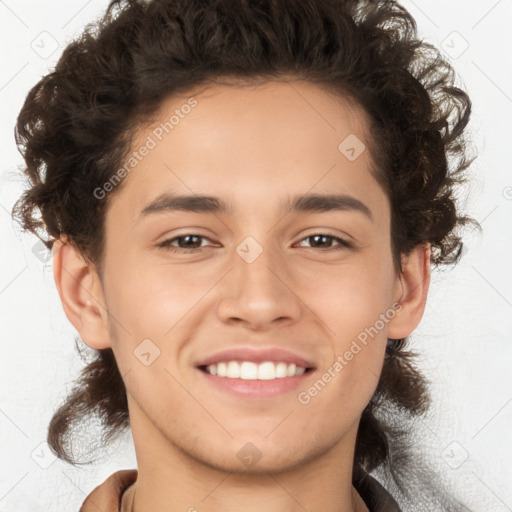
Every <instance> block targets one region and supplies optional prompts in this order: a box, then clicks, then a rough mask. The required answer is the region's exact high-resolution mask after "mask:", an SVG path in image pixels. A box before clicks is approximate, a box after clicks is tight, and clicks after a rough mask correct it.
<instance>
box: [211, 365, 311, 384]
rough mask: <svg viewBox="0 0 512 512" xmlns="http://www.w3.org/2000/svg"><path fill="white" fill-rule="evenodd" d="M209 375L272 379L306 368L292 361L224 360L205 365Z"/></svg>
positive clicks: (246, 378) (291, 374)
mask: <svg viewBox="0 0 512 512" xmlns="http://www.w3.org/2000/svg"><path fill="white" fill-rule="evenodd" d="M206 371H207V372H208V373H209V374H210V375H217V376H218V377H227V378H228V379H244V380H274V379H283V378H284V377H294V376H295V375H302V374H303V373H304V372H305V371H306V368H303V367H300V366H296V365H295V364H294V363H291V364H286V363H274V362H272V361H265V362H263V363H260V364H256V363H253V362H251V361H243V362H242V363H239V362H238V361H226V362H222V363H218V364H211V365H209V366H207V367H206Z"/></svg>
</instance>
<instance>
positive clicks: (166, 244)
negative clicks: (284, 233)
mask: <svg viewBox="0 0 512 512" xmlns="http://www.w3.org/2000/svg"><path fill="white" fill-rule="evenodd" d="M189 236H192V237H198V238H203V239H205V240H210V239H209V238H208V237H206V236H203V235H199V234H197V233H186V234H184V235H180V236H176V237H174V238H170V239H168V240H164V241H163V242H162V243H160V244H159V245H158V246H159V247H160V248H162V249H165V250H167V251H170V252H175V253H193V252H197V251H199V250H201V249H202V247H196V248H194V249H183V248H181V247H174V246H171V245H170V243H171V242H174V241H175V240H179V239H182V238H186V237H189ZM316 236H322V237H325V238H330V239H332V240H335V241H337V242H339V245H338V246H335V247H328V248H327V249H322V248H319V250H320V251H322V252H329V251H340V250H343V249H351V248H353V245H352V244H351V243H349V242H347V241H346V240H344V239H343V238H340V237H338V236H334V235H331V234H329V233H313V234H312V235H308V236H306V237H304V238H302V239H301V240H300V242H302V241H304V240H307V239H308V238H313V237H316ZM210 241H211V240H210ZM311 249H317V247H311Z"/></svg>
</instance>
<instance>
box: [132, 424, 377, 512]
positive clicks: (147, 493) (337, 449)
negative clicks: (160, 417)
mask: <svg viewBox="0 0 512 512" xmlns="http://www.w3.org/2000/svg"><path fill="white" fill-rule="evenodd" d="M132 433H133V439H134V444H135V450H136V455H137V462H138V478H137V482H136V483H135V492H134V499H133V507H132V510H130V512H144V511H147V510H151V511H152V512H178V511H179V512H184V511H188V512H210V511H211V512H214V511H215V512H219V511H222V512H235V511H236V512H239V511H240V510H244V512H261V510H265V511H266V512H296V511H303V510H307V511H310V512H313V511H322V512H368V509H367V508H366V506H365V504H364V502H363V500H362V499H361V497H360V496H359V494H358V493H357V491H356V490H355V488H354V487H353V486H352V464H353V455H354V452H353V449H354V446H355V435H356V433H357V424H355V425H354V427H353V428H352V429H351V431H350V432H348V433H347V435H346V436H344V438H343V439H341V440H340V441H339V442H338V443H337V444H336V445H335V446H334V447H332V449H330V450H329V451H328V452H327V453H321V454H319V455H318V456H316V457H305V458H304V460H302V461H300V462H299V463H297V464H294V465H292V466H291V467H289V468H288V469H285V470H283V469H280V470H279V471H272V469H271V468H269V469H265V468H262V467H261V466H260V469H258V464H256V465H255V466H254V468H251V469H250V470H249V469H245V471H239V470H237V471H234V470H232V469H226V468H223V466H222V464H218V465H216V466H214V465H210V464H207V463H205V461H204V459H200V458H197V457H194V456H192V455H191V454H190V453H187V452H185V451H183V450H182V449H180V448H179V447H177V446H176V445H175V444H173V443H172V442H170V441H169V440H168V439H167V438H166V437H165V436H163V434H162V433H161V432H160V431H159V430H157V429H156V428H155V427H154V426H153V425H152V424H151V423H150V422H149V421H147V419H145V418H141V417H138V418H137V419H136V420H135V421H134V419H133V418H132Z"/></svg>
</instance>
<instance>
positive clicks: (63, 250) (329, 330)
mask: <svg viewBox="0 0 512 512" xmlns="http://www.w3.org/2000/svg"><path fill="white" fill-rule="evenodd" d="M188 96H190V95H183V96H175V97H171V98H169V99H168V100H166V101H165V102H164V103H163V104H162V105H161V110H160V112H159V115H158V116H157V118H156V119H155V122H154V123H153V124H151V125H150V126H145V127H142V126H141V127H140V130H139V132H138V134H137V136H136V138H135V140H134V141H133V149H134V150H135V149H136V148H140V146H142V145H143V144H144V141H146V140H147V136H148V135H151V133H152V131H153V130H154V129H155V127H157V126H158V125H160V123H161V122H163V121H165V120H168V119H169V117H170V116H171V115H172V114H173V112H174V111H175V109H177V108H178V109H179V108H180V106H182V105H183V104H184V103H186V101H187V98H188ZM194 98H195V99H196V100H197V102H198V103H197V106H196V107H195V108H193V109H192V110H191V112H190V113H189V114H188V115H186V117H184V119H182V120H180V123H179V124H178V125H177V126H175V127H174V129H173V130H172V132H171V133H169V134H168V135H166V136H165V137H164V138H163V139H162V141H161V142H159V143H158V145H157V146H156V147H155V148H154V149H152V150H151V151H150V152H149V154H148V155H147V156H145V157H144V158H143V159H142V161H141V162H140V163H138V165H137V166H136V168H135V169H134V170H133V171H132V172H131V173H130V174H129V175H128V176H127V177H126V178H125V180H124V181H123V183H122V186H121V187H120V189H119V190H116V191H115V194H113V195H112V197H111V198H110V199H111V201H110V204H109V208H108V211H107V215H106V219H105V225H106V243H105V251H104V258H103V261H102V276H101V277H102V279H100V278H99V275H98V273H97V272H96V270H95V268H94V266H93V265H88V264H87V263H86V262H85V260H84V259H83V258H82V257H81V255H80V254H79V253H78V252H77V251H76V250H75V249H74V247H73V246H72V245H71V244H69V243H67V242H66V240H65V239H62V240H60V241H59V242H57V243H56V244H55V250H54V268H55V281H56V284H57V288H58V290H59V293H60V297H61V300H62V303H63V307H64V310H65V312H66V314H67V316H68V318H69V319H70V321H71V322H72V323H73V325H74V326H75V327H76V328H77V330H78V332H79V334H80V336H81V338H82V340H83V341H84V342H85V343H86V344H87V345H88V346H90V347H92V348H96V349H102V348H107V347H111V348H112V349H113V351H114V354H115V357H116V360H117V362H118V365H119V368H120V372H121V374H122V376H123V379H124V382H125V385H126V388H127V392H128V404H129V413H130V421H131V427H132V434H133V439H134V444H135V450H136V456H137V462H138V471H139V473H138V480H137V482H136V484H135V485H136V494H135V501H134V510H135V511H137V512H140V511H144V510H151V511H153V512H160V511H161V512H163V511H164V510H165V511H167V512H168V511H184V510H189V509H190V507H195V508H196V509H197V510H201V511H219V510H222V511H224V512H230V511H235V510H245V511H248V512H251V511H256V510H257V511H261V510H267V511H271V512H272V511H275V512H277V511H280V512H291V511H296V510H308V511H309V512H313V511H323V512H327V511H332V512H334V511H337V512H345V511H363V510H367V508H366V506H365V505H364V503H363V502H362V500H361V498H360V497H359V495H358V494H357V492H356V491H355V489H354V488H353V486H352V483H351V472H352V464H353V456H354V446H355V439H356V433H357V427H358V424H359V419H360V416H361V413H362V411H363V409H364V408H365V406H366V405H367V403H368V401H369V400H370V398H371V396H372V394H373V393H374V391H375V388H376V386H377V382H378V377H379V375H380V372H381V368H382V364H383V358H384V350H385V345H386V340H387V338H388V337H389V338H394V339H398V338H403V337H405V336H408V335H409V334H410V333H411V332H412V331H413V330H414V329H415V328H416V327H417V325H418V324H419V322H420V320H421V317H422V315H423V312H424V308H425V302H426V296H427V291H428V285H429V281H430V262H429V254H430V252H429V251H430V248H429V246H428V245H423V246H418V247H417V248H415V249H414V250H413V251H412V252H411V253H410V254H409V255H407V256H403V258H402V271H401V272H399V273H396V272H395V270H394V267H393V261H392V254H391V242H390V204H389V200H388V198H387V196H386V194H385V192H384V191H383V189H382V188H381V187H380V185H379V184H378V182H377V181H376V179H375V177H374V176H373V175H372V174H371V172H370V165H371V159H370V153H369V151H368V147H369V143H370V142H371V141H369V139H368V137H367V123H366V120H365V117H364V114H363V112H362V111H361V110H360V109H359V108H358V107H357V106H355V105H354V104H353V102H345V101H343V100H342V99H340V98H337V97H334V96H332V95H330V94H328V93H327V92H326V91H324V90H322V89H320V88H319V87H318V86H316V85H313V84H310V83H307V82H303V81H294V82H286V81H285V82H278V81H270V82H266V83H265V84H259V85H251V86H244V87H241V86H235V85H233V86H230V85H219V84H215V85H212V86H210V87H209V88H208V89H206V90H202V91H201V92H200V93H198V94H196V95H194ZM350 134H355V135H356V136H357V137H358V138H359V139H360V140H361V141H362V142H363V143H364V144H365V145H366V148H367V149H366V150H365V151H363V152H362V153H361V154H360V156H359V157H358V158H356V159H355V160H354V161H350V160H349V159H347V158H346V157H345V156H344V154H342V153H341V152H340V151H339V150H338V145H339V144H340V142H341V141H343V140H344V139H345V138H346V137H347V136H348V135H350ZM163 192H167V193H176V194H191V195H196V194H197V195H203V194H204V195H210V196H217V197H219V198H222V199H224V200H226V201H228V202H230V203H231V204H232V211H231V212H230V213H215V214H212V213H207V214H205V213H193V212H183V211H159V212H155V213H152V214H148V215H141V211H142V210H143V209H144V208H145V207H146V206H147V205H148V204H150V203H151V202H152V201H154V200H155V199H156V198H158V197H159V195H160V194H162V193H163ZM333 192H338V193H344V194H348V195H350V196H352V197H354V198H357V199H358V200H360V201H361V202H363V203H364V204H365V205H367V206H368V208H369V209H370V211H371V213H372V219H369V218H368V217H367V216H365V215H364V214H363V213H361V212H359V211H355V210H345V211H330V212H321V213H310V212H305V213H286V211H283V210H282V203H283V202H286V201H287V200H289V199H290V198H291V197H294V196H295V195H299V194H305V193H318V194H332V193H333ZM324 233H327V234H330V235H332V236H337V237H340V238H342V239H344V240H346V241H349V242H351V243H352V244H353V246H352V247H345V246H343V245H340V244H339V243H338V242H337V241H336V240H335V239H329V238H327V239H325V240H324V241H323V242H322V240H320V243H317V245H316V246H315V240H312V239H311V238H308V237H310V236H312V235H314V234H324ZM186 234H198V235H201V236H204V237H206V238H199V239H193V242H190V241H189V244H190V243H193V244H195V245H192V247H199V249H196V251H195V252H191V251H189V252H188V253H187V252H186V251H187V250H186V247H187V245H186V243H184V241H183V239H181V243H180V242H179V241H177V240H175V237H177V236H184V235H186ZM248 236H251V237H253V238H254V239H255V240H256V241H257V243H258V244H259V246H260V247H261V248H262V251H263V252H262V253H261V254H260V255H259V257H257V258H256V260H255V261H253V262H252V263H247V261H245V260H244V259H243V258H241V257H240V255H239V254H238V253H237V251H236V249H237V247H238V246H239V245H240V244H241V242H242V241H244V239H245V238H246V237H248ZM173 239H174V241H173V242H172V245H173V246H174V247H177V248H181V249H182V251H183V252H181V253H173V252H170V251H169V250H168V249H167V248H165V247H162V246H160V244H161V242H163V241H165V240H168V241H169V240H171V241H172V240H173ZM329 249H330V250H329ZM333 249H339V250H333ZM396 302H399V303H400V304H401V309H400V312H399V313H397V314H396V315H394V317H393V318H392V319H391V320H390V321H389V322H388V323H386V324H385V327H384V328H383V329H382V330H380V331H379V333H378V335H376V336H375V337H374V338H372V339H371V341H369V343H368V344H367V345H366V346H365V347H364V348H363V349H362V350H361V351H360V352H359V353H358V354H357V355H355V356H354V358H353V359H352V360H351V361H349V362H348V364H347V365H346V366H345V367H344V368H343V370H342V371H341V372H339V373H338V374H337V375H336V377H335V378H333V379H332V380H331V382H329V383H328V385H326V386H325V388H324V389H322V391H321V392H320V393H318V394H317V396H315V397H314V398H313V399H312V400H311V401H310V402H309V403H308V404H307V405H303V404H301V403H299V401H298V400H297V393H298V392H299V391H304V390H307V389H308V387H310V386H311V385H312V383H313V382H314V381H316V380H317V379H318V378H319V377H320V376H321V374H322V373H323V372H324V371H326V370H327V369H328V368H329V367H332V365H333V362H334V361H335V359H336V356H337V355H340V354H344V353H345V352H346V351H347V350H348V349H349V348H350V345H351V343H352V342H353V340H355V339H356V338H357V335H358V334H359V333H361V332H362V331H364V329H365V328H368V327H370V326H372V325H374V324H375V322H376V320H378V319H379V315H380V314H382V313H385V312H386V311H389V310H390V309H391V308H392V305H393V304H394V303H396ZM144 339H150V340H151V341H152V343H154V345H155V346H157V347H158V349H159V350H160V355H159V357H158V358H156V359H155V360H154V362H152V364H150V365H149V366H145V365H144V364H142V363H141V361H140V360H139V359H138V358H137V357H135V356H134V350H135V349H136V348H137V347H138V346H139V344H140V343H141V341H142V340H144ZM242 344H243V345H250V346H254V347H263V346H265V347H283V348H286V349H289V350H292V351H296V352H299V353H300V354H301V355H304V356H306V357H308V358H309V359H311V360H313V361H314V362H315V366H316V371H315V372H314V373H313V374H311V375H310V376H309V377H308V380H307V381H306V383H305V384H304V386H301V388H300V389H298V390H295V391H292V392H289V393H285V394H283V395H281V396H277V397H273V398H268V399H261V400H255V399H250V400H248V399H245V400H242V399H240V398H238V397H234V396H230V395H227V394H226V393H225V392H223V391H220V390H218V389H216V388H213V387H212V386H211V385H209V384H208V382H207V380H206V379H205V378H204V376H203V375H202V374H200V373H198V372H199V370H197V369H196V368H195V366H194V363H195V362H197V361H198V360H199V359H201V358H202V357H204V356H205V355H207V354H208V355H210V354H211V353H213V352H214V351H216V350H220V349H224V348H228V347H233V346H237V345H242ZM247 442H251V443H252V444H253V445H255V446H256V447H257V449H258V450H259V452H260V453H261V455H262V456H261V459H260V460H259V461H258V462H257V463H256V464H254V465H252V466H247V465H244V464H243V463H242V462H241V460H240V459H239V457H237V453H238V452H239V450H240V449H241V448H242V447H243V446H244V445H246V443H247Z"/></svg>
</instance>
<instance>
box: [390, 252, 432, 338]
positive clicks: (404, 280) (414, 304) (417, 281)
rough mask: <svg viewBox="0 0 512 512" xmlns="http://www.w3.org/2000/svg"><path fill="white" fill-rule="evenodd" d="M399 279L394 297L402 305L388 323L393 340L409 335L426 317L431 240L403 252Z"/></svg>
mask: <svg viewBox="0 0 512 512" xmlns="http://www.w3.org/2000/svg"><path fill="white" fill-rule="evenodd" d="M397 279H398V281H397V291H396V297H395V300H396V302H399V303H400V305H401V309H400V310H398V309H397V314H396V315H395V316H394V317H393V319H392V320H390V322H389V323H388V338H390V339H394V340H398V339H401V338H405V337H406V336H409V335H410V334H411V333H412V332H413V331H414V329H416V327H418V325H419V323H420V321H421V318H422V317H423V313H424V311H425V305H426V303H427V294H428V287H429V285H430V244H421V245H418V246H416V247H415V248H414V249H413V250H412V251H411V252H410V254H408V255H406V256H405V255H403V256H402V271H401V272H400V273H399V275H398V277H397Z"/></svg>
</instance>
